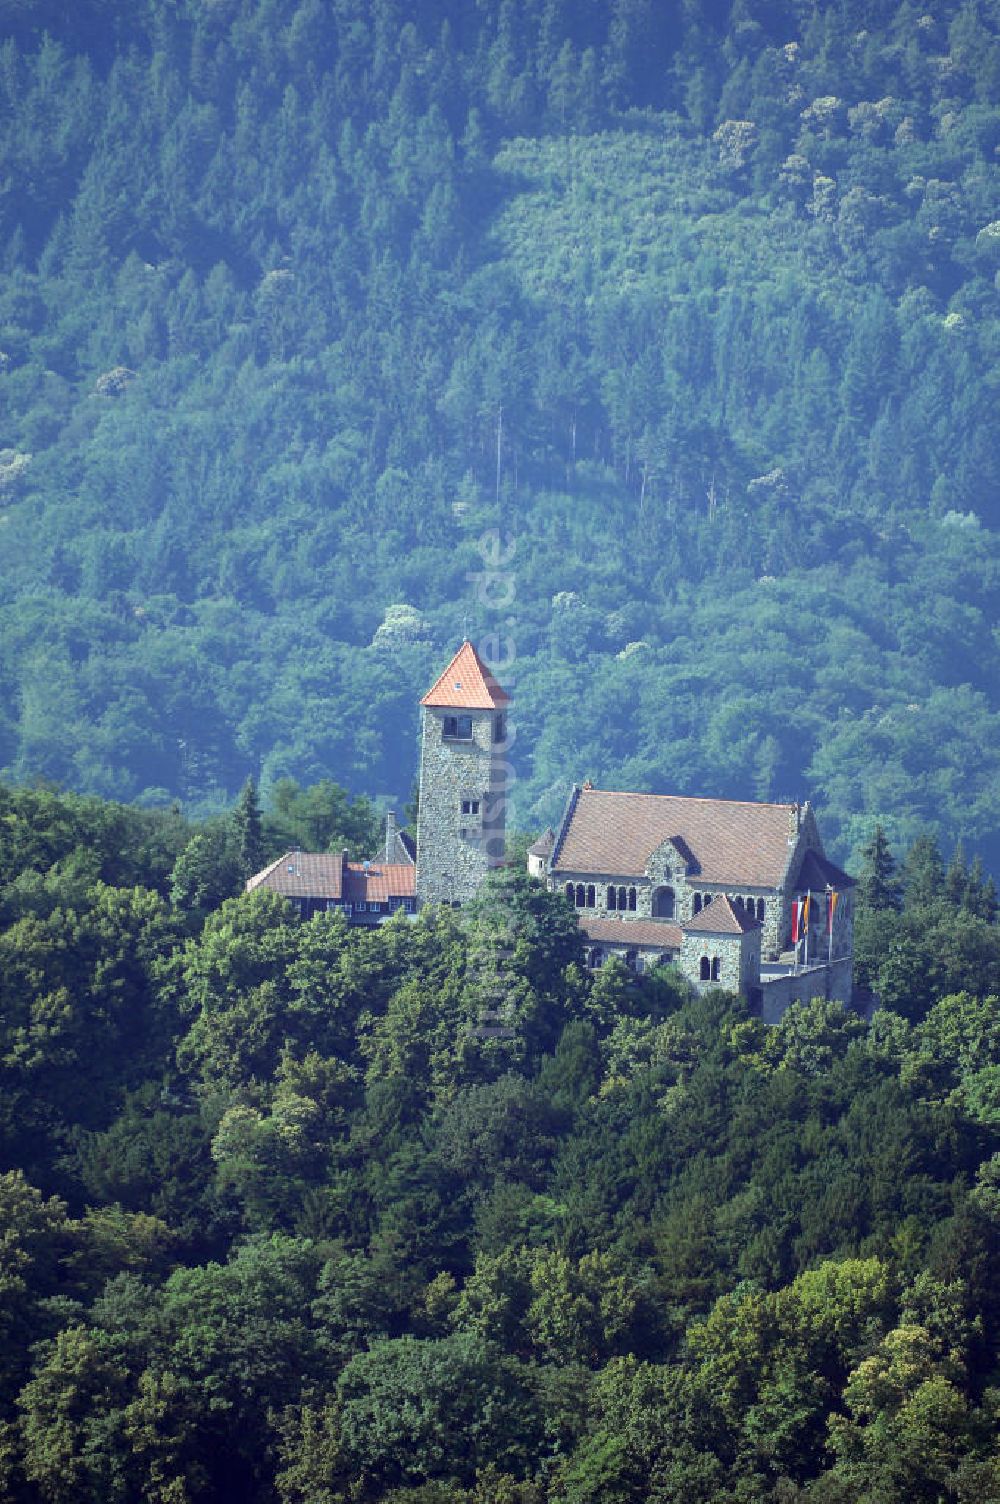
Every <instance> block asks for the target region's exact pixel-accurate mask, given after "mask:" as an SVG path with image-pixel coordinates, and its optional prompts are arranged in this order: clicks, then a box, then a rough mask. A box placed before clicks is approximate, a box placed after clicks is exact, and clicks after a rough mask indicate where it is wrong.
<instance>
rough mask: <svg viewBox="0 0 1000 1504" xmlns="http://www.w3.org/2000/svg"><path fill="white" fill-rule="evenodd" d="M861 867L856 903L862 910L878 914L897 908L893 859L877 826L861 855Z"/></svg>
mask: <svg viewBox="0 0 1000 1504" xmlns="http://www.w3.org/2000/svg"><path fill="white" fill-rule="evenodd" d="M861 856H862V862H863V866H862V868H861V877H860V879H859V882H858V902H859V903H860V904H861V905H862V907H863V908H866V909H871V910H873V911H878V910H881V909H898V908H899V906H900V894H899V879H898V878H897V876H896V858H895V857H894V856H893V854H892V852H891V851H890V849H889V842H888V840H887V839H886V834H885V831H884V830H883V829H882V826H881V825H876V826H875V830H874V833H873V835H872V838H871V840H870V841H869V842H868V845H867V846H866V847H865V849H864V851H863V852H862V853H861Z"/></svg>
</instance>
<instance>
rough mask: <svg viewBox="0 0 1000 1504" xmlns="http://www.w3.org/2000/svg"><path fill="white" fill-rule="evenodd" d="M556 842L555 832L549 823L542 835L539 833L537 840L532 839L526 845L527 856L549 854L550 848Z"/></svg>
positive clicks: (550, 853) (550, 852)
mask: <svg viewBox="0 0 1000 1504" xmlns="http://www.w3.org/2000/svg"><path fill="white" fill-rule="evenodd" d="M555 844H556V833H555V831H554V830H553V829H552V826H551V825H550V826H549V828H548V830H546V831H545V833H544V835H540V836H539V837H538V840H537V841H533V842H532V844H531V845H530V846H529V847H528V855H529V856H551V855H552V848H553V846H554V845H555Z"/></svg>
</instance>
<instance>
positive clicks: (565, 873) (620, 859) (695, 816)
mask: <svg viewBox="0 0 1000 1504" xmlns="http://www.w3.org/2000/svg"><path fill="white" fill-rule="evenodd" d="M420 704H421V718H422V723H421V754H420V802H419V813H418V821H417V841H416V853H415V863H414V857H413V853H412V848H411V847H410V846H409V845H408V844H407V842H406V840H405V837H404V836H403V834H402V833H401V832H399V831H398V830H397V828H396V823H395V817H394V815H392V814H391V813H390V815H389V817H388V825H387V832H386V847H385V851H384V853H383V855H384V859H385V860H384V862H381V863H372V862H369V863H363V864H356V863H348V862H347V859H346V855H344V856H343V857H342V858H339V859H337V858H332V857H329V856H326V857H319V856H316V855H310V854H308V853H301V852H298V853H296V852H290V853H287V854H286V856H284V857H282V858H280V859H279V861H278V862H276V863H273V864H272V866H271V867H270V868H267V869H265V871H264V872H262V873H258V874H257V876H256V877H254V878H251V879H250V882H249V883H248V884H247V887H248V889H249V888H253V887H272V888H275V889H276V891H280V892H283V893H285V895H286V896H288V897H291V898H292V899H293V900H294V901H295V902H297V903H298V906H299V909H300V912H302V913H303V914H304V915H306V914H311V913H315V912H317V911H318V910H320V909H322V908H327V909H330V908H342V909H345V910H346V911H348V918H349V919H350V920H351V922H353V923H359V922H364V923H372V922H380V920H381V919H382V918H387V917H389V915H390V914H391V913H393V912H395V910H396V909H399V908H403V909H404V910H405V911H406V912H413V911H415V909H416V908H417V907H418V906H419V905H421V904H427V903H444V904H450V905H452V906H454V907H459V906H461V905H462V904H464V903H467V902H468V901H469V900H470V899H472V898H473V897H474V896H475V894H476V893H477V892H478V890H479V888H480V886H481V884H482V882H483V880H484V878H485V877H486V874H487V873H488V872H489V871H490V869H491V868H494V867H498V866H501V865H502V864H503V862H504V834H505V815H506V804H507V792H508V784H509V781H510V760H509V751H510V745H511V740H512V738H511V735H510V729H509V725H508V711H509V707H510V704H511V700H510V696H509V695H508V694H507V692H506V691H505V690H504V689H503V688H502V687H501V686H500V684H499V683H498V682H497V680H496V678H495V677H494V675H493V674H492V673H491V672H490V670H489V668H488V667H487V665H486V664H485V663H484V662H483V660H482V658H481V657H480V656H479V654H478V653H477V652H476V650H475V648H474V647H473V645H472V643H471V642H469V641H465V642H463V643H462V646H461V647H460V648H459V650H458V652H457V653H456V654H455V656H454V657H453V658H452V660H451V662H450V663H449V664H448V667H447V668H446V669H445V671H444V673H443V674H441V676H440V677H439V678H438V679H437V680H436V682H435V683H434V684H433V685H432V687H431V688H430V689H429V690H428V691H427V693H426V694H425V695H424V697H423V699H422V700H421V702H420ZM338 863H339V865H338ZM528 870H529V872H530V873H531V874H532V875H533V876H534V877H536V878H538V879H539V880H540V881H542V882H544V883H545V884H546V885H547V886H548V888H549V889H551V890H555V891H559V892H562V893H564V894H565V896H566V900H567V902H568V903H570V904H572V906H573V908H574V909H575V910H576V912H577V918H578V921H579V924H580V928H581V930H582V932H583V935H584V939H585V946H586V950H585V953H586V957H587V963H588V965H589V966H590V967H591V968H597V967H599V966H601V965H602V964H603V962H604V961H605V960H606V959H607V958H608V957H610V956H620V957H622V958H623V959H624V961H625V963H626V964H627V965H628V966H630V967H631V968H632V969H633V970H635V971H643V970H647V969H651V968H652V967H655V966H658V965H663V964H666V963H671V964H674V965H676V966H677V967H678V968H679V969H680V971H681V972H682V973H683V975H684V976H685V977H686V978H687V979H688V981H689V982H690V983H691V984H692V985H693V986H694V987H695V988H698V989H704V988H706V987H711V986H720V987H725V988H727V989H729V990H731V991H734V992H740V993H742V994H743V995H744V996H745V997H746V998H747V999H748V1001H749V1002H750V1004H751V1006H752V1007H753V1008H754V1009H755V1011H756V1012H758V1013H759V1014H760V1015H761V1017H763V1018H764V1019H766V1020H768V1021H776V1020H777V1019H778V1018H780V1016H781V1014H782V1013H783V1012H784V1010H785V1009H786V1008H787V1007H788V1005H789V1004H790V1003H791V1002H794V1001H796V1000H798V1001H807V1000H808V999H809V998H812V997H816V996H821V997H826V998H831V999H837V1000H839V1001H841V1002H844V1003H848V1004H849V1003H850V1002H851V996H852V989H851V972H852V962H853V914H852V911H853V889H854V880H853V878H851V877H849V876H848V875H847V873H846V872H843V871H841V869H840V868H839V867H837V866H835V864H834V863H833V862H831V861H830V860H829V859H828V858H827V856H826V855H825V853H824V851H823V843H822V841H821V839H820V834H819V830H818V827H817V824H816V819H815V816H814V815H813V812H812V810H811V808H810V806H809V805H808V804H804V805H799V804H756V803H749V802H741V801H738V800H727V799H692V798H681V797H678V796H676V795H672V794H643V793H628V792H617V791H609V790H605V789H595V788H594V787H593V785H592V784H590V783H589V782H588V783H584V784H582V785H574V787H573V789H572V792H571V794H570V797H569V800H568V802H567V805H566V809H565V812H564V814H563V817H562V820H561V822H560V824H559V828H558V830H555V831H553V830H549V831H547V832H546V833H545V835H544V836H543V837H542V838H541V840H539V841H538V842H536V843H535V844H534V845H533V846H532V847H531V848H530V849H529V852H528ZM323 874H327V877H328V880H327V881H326V886H325V887H324V886H323ZM310 883H312V885H313V886H314V887H316V888H317V891H316V892H312V891H306V890H307V889H309V885H310ZM362 887H363V888H364V893H365V896H364V898H355V899H354V900H353V901H352V900H351V899H350V897H349V894H350V893H351V892H352V891H353V892H354V893H356V894H360V893H361V890H362ZM320 888H322V891H319V889H320ZM376 894H377V895H378V896H377V898H376V897H375V895H376ZM358 902H360V905H361V907H360V910H358V908H357V904H358ZM372 904H374V905H375V908H374V909H373V908H372Z"/></svg>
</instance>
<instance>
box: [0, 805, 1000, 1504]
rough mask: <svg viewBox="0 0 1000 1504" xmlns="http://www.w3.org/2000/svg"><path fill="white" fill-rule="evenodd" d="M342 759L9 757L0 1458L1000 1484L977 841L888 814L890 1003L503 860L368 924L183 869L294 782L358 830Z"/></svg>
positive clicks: (947, 1494)
mask: <svg viewBox="0 0 1000 1504" xmlns="http://www.w3.org/2000/svg"><path fill="white" fill-rule="evenodd" d="M337 795H338V791H336V790H333V789H332V788H329V787H328V788H326V789H325V790H321V791H320V792H319V793H318V794H317V793H316V791H305V792H304V791H302V790H295V789H289V788H288V787H287V786H286V787H285V789H284V790H283V802H282V809H281V810H280V811H278V812H277V813H274V814H272V815H270V816H268V817H266V818H265V819H264V820H263V821H262V822H260V824H259V826H257V825H256V824H255V821H254V820H253V819H252V818H250V815H251V812H252V801H250V800H248V799H244V800H242V801H241V802H240V804H239V805H238V806H237V808H236V810H235V811H234V812H233V813H232V814H231V815H230V816H229V817H227V819H226V820H224V821H222V822H218V821H217V822H214V823H211V822H210V823H209V824H207V825H205V826H202V827H194V826H191V825H190V824H188V823H186V822H185V821H184V820H183V819H182V817H181V816H180V815H179V814H177V813H176V812H164V811H158V810H156V811H154V810H142V809H136V808H134V807H129V806H119V805H111V804H105V803H103V802H102V801H100V800H98V799H94V798H83V797H81V796H72V795H69V796H60V795H57V794H54V793H50V792H45V791H38V790H23V789H21V790H18V789H11V788H0V858H2V861H0V875H2V879H3V881H2V885H0V1001H2V1006H0V1496H2V1497H3V1498H4V1499H5V1500H10V1501H11V1504H136V1501H140V1500H141V1501H142V1504H229V1501H233V1500H239V1501H240V1504H647V1501H655V1504H991V1501H992V1504H995V1501H1000V1451H998V1443H997V1435H998V1431H997V1421H998V1417H1000V1369H998V1365H997V1354H998V1345H1000V1002H998V995H1000V942H998V940H997V934H998V931H997V927H996V924H995V919H996V893H995V890H994V888H993V885H992V882H991V881H990V879H989V878H988V877H986V876H984V874H983V872H982V870H981V869H980V868H979V867H978V866H977V864H976V863H972V864H966V863H965V862H964V860H963V859H962V858H961V855H960V854H959V855H958V856H957V857H955V858H954V859H953V860H952V861H951V862H950V864H949V865H948V866H947V868H945V867H943V866H942V864H941V857H940V854H939V852H938V850H937V847H936V845H935V842H934V840H933V838H932V837H930V836H928V835H924V836H923V837H921V838H920V839H919V840H918V841H917V842H915V843H914V845H913V846H912V847H911V848H910V850H909V851H908V852H907V853H906V854H905V856H904V857H903V859H902V860H900V861H899V862H896V861H895V859H894V857H893V854H892V852H891V851H890V850H889V848H888V846H887V844H886V843H885V841H884V839H881V838H880V839H879V840H878V841H875V842H873V843H872V844H871V846H870V848H869V851H868V855H867V857H866V861H865V866H864V869H863V871H862V881H861V884H860V891H859V918H858V924H859V938H860V941H861V943H860V946H859V950H860V955H861V965H862V968H864V969H866V971H865V974H866V976H868V977H869V979H871V978H872V977H875V978H876V979H879V980H880V981H882V982H884V983H885V984H886V990H887V992H888V991H889V990H890V988H891V987H892V986H895V992H894V993H893V996H892V1003H893V1007H892V1008H891V1009H885V1010H883V1011H881V1012H879V1013H877V1014H876V1015H875V1017H874V1019H873V1020H872V1021H871V1023H865V1022H864V1021H863V1020H862V1019H861V1018H860V1017H858V1016H856V1015H854V1014H851V1013H848V1012H846V1011H845V1010H844V1009H843V1008H842V1007H841V1006H840V1005H839V1004H828V1003H824V1002H822V1001H817V1002H813V1003H811V1004H808V1005H796V1006H795V1007H793V1008H792V1009H791V1010H790V1011H789V1012H788V1014H787V1015H786V1016H785V1018H784V1020H783V1021H782V1023H781V1025H780V1026H778V1027H776V1028H773V1029H769V1028H767V1027H765V1026H764V1025H762V1024H761V1023H760V1022H759V1021H758V1020H756V1019H754V1018H752V1017H751V1016H749V1015H748V1013H747V1011H746V1009H745V1007H744V1005H743V1004H742V1003H741V1002H740V1000H739V999H738V998H736V997H734V996H731V995H728V994H726V993H722V992H719V991H712V992H709V993H707V994H705V995H703V996H701V997H695V996H693V995H692V994H691V993H690V991H689V990H688V988H687V986H686V985H685V984H684V982H683V981H682V980H681V979H680V977H679V976H678V975H677V974H675V973H673V972H672V971H670V970H663V971H659V972H655V973H653V974H652V975H649V976H643V977H636V976H635V975H633V974H632V973H630V972H628V971H627V970H626V969H625V968H624V967H623V966H621V965H620V963H618V962H614V963H611V964H609V965H608V966H606V967H605V968H603V969H602V970H601V971H599V972H596V973H593V974H591V973H588V972H587V971H586V970H585V968H584V966H583V964H582V949H581V941H580V933H579V930H578V928H577V923H576V916H575V914H574V912H573V911H572V910H571V909H570V908H569V907H568V905H567V904H566V903H565V900H564V899H563V898H562V896H561V895H559V894H550V893H548V892H546V891H545V889H544V888H543V887H542V886H541V885H540V884H536V883H534V882H532V881H531V880H529V879H528V878H527V877H526V876H525V875H524V874H523V873H522V872H520V871H518V870H517V869H515V868H513V867H511V868H508V869H506V870H501V871H500V872H498V873H497V874H494V875H493V876H492V877H491V879H490V881H489V883H488V884H487V886H486V887H485V889H484V891H483V893H482V895H481V897H480V899H479V900H478V901H477V902H476V904H475V905H474V906H473V907H472V908H470V909H469V910H468V911H466V912H464V913H462V914H456V913H454V912H453V911H452V910H450V909H440V910H434V909H429V910H425V911H423V912H422V913H421V914H420V915H419V916H418V917H417V918H416V919H415V920H407V919H405V918H404V917H403V916H398V917H397V918H395V919H393V920H392V921H390V922H388V923H387V924H385V925H384V926H383V927H382V928H381V929H376V930H362V929H354V930H351V929H349V928H347V926H346V925H345V923H344V921H343V918H342V917H341V916H339V915H337V916H334V915H323V916H320V917H317V918H316V919H314V920H311V921H310V922H308V923H302V922H301V921H300V920H298V919H297V918H295V917H293V914H292V912H291V910H290V909H289V908H288V907H286V906H285V905H284V904H283V902H282V901H281V900H280V899H278V898H277V897H275V896H274V895H269V894H259V893H258V894H254V895H252V896H251V897H249V898H240V897H233V898H227V897H225V896H224V894H223V895H222V896H220V895H218V894H217V895H215V896H214V897H212V898H207V899H206V898H205V897H204V895H202V901H192V897H191V892H190V886H189V884H188V883H187V881H186V879H184V874H185V873H186V872H187V871H188V869H189V868H190V866H191V863H192V850H193V849H194V850H195V851H197V850H198V849H199V848H198V846H197V843H198V842H199V841H201V842H203V843H204V842H208V843H209V844H210V845H211V846H212V849H213V851H214V852H215V855H216V859H217V860H216V871H217V874H221V873H222V872H223V871H224V869H225V863H226V861H229V862H231V863H232V864H233V865H232V870H231V872H230V878H229V881H230V883H231V885H235V884H236V883H238V880H239V877H240V876H241V875H242V873H243V872H245V871H246V870H247V865H248V863H250V862H252V859H253V856H254V853H253V851H252V850H250V849H249V848H250V847H252V846H253V844H254V842H255V841H257V840H260V841H262V842H263V843H264V846H265V848H266V849H271V847H272V846H273V845H274V844H279V845H280V842H281V841H282V840H283V839H285V837H286V835H287V831H288V828H289V827H288V822H294V821H303V820H307V819H314V820H325V821H326V822H327V828H328V829H329V831H330V832H331V833H335V834H336V836H337V838H338V839H344V840H347V841H349V840H351V839H352V838H354V839H360V838H362V834H363V832H361V822H363V820H364V819H365V818H366V809H365V807H364V806H363V805H358V804H349V803H348V802H347V801H346V800H344V799H343V798H342V797H340V798H338V797H337ZM282 822H285V824H284V825H283V824H282ZM221 881H222V879H221V877H220V882H221ZM230 891H232V886H231V887H230ZM928 936H933V937H934V941H933V944H934V954H933V955H931V953H930V952H928V957H927V961H928V963H929V961H930V960H935V965H934V966H933V967H932V966H931V965H930V964H924V965H918V964H913V965H911V981H910V985H909V986H907V985H905V984H904V983H903V981H902V968H903V966H904V965H905V964H906V963H907V962H908V961H909V962H912V950H913V947H914V946H915V945H917V944H918V943H919V941H920V938H921V937H924V938H925V940H926V938H927V937H928ZM987 937H988V943H987ZM988 946H989V947H991V949H989V952H988V953H987V951H988ZM970 950H971V951H972V952H974V953H975V957H976V968H977V969H974V968H972V967H971V964H970V962H969V953H970ZM900 958H902V960H901V961H900ZM880 965H882V966H883V967H884V968H885V972H884V976H881V975H880V974H879V973H878V967H879V966H880ZM498 978H500V979H502V983H503V987H504V989H505V1004H504V1013H505V1017H506V1019H507V1022H508V1024H509V1025H510V1027H511V1033H510V1036H509V1037H497V1036H496V1035H495V1033H494V1034H491V1033H490V1031H489V1030H488V1029H486V1028H483V1027H482V1020H483V1018H484V1016H487V1015H488V1016H493V1015H491V1014H489V1010H490V1009H491V1008H492V1007H494V1006H495V1001H494V1000H495V998H496V993H497V981H498ZM966 980H967V981H968V988H967V990H962V989H963V987H964V986H965V982H966Z"/></svg>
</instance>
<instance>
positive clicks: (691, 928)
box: [681, 893, 760, 935]
mask: <svg viewBox="0 0 1000 1504" xmlns="http://www.w3.org/2000/svg"><path fill="white" fill-rule="evenodd" d="M681 928H682V929H683V931H684V933H685V935H697V934H702V935H744V934H746V932H747V930H757V929H760V925H759V924H758V923H757V921H756V919H751V917H750V915H749V914H747V913H745V912H744V911H743V910H742V909H738V908H736V907H735V905H734V904H733V903H732V902H731V900H730V898H729V896H728V895H727V894H725V893H718V894H716V896H715V898H713V899H712V902H711V903H708V904H706V905H705V907H704V908H703V909H702V911H701V913H700V914H695V915H694V917H693V918H692V919H685V921H684V923H683V925H682V926H681Z"/></svg>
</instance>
